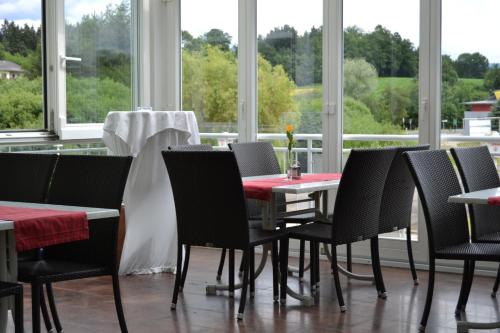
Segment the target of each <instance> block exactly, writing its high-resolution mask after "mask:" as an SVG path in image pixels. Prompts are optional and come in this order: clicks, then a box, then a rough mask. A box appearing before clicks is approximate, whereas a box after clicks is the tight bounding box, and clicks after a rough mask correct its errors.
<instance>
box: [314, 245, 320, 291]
mask: <svg viewBox="0 0 500 333" xmlns="http://www.w3.org/2000/svg"><path fill="white" fill-rule="evenodd" d="M319 247H320V243H316V245H315V246H314V250H315V258H316V265H315V266H314V267H315V268H316V274H315V277H316V289H319V281H320V277H319Z"/></svg>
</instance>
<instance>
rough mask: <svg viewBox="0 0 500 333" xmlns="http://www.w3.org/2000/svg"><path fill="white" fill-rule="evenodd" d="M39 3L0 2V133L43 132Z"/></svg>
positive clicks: (9, 0)
mask: <svg viewBox="0 0 500 333" xmlns="http://www.w3.org/2000/svg"><path fill="white" fill-rule="evenodd" d="M41 36H42V7H41V1H36V0H35V1H29V2H27V1H14V0H6V1H0V131H2V130H13V129H44V128H45V125H44V112H43V111H44V102H43V92H42V91H43V78H42V39H41Z"/></svg>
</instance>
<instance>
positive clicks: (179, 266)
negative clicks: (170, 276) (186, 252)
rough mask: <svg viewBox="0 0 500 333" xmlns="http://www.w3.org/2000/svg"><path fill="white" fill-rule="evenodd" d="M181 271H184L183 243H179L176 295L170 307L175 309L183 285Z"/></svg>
mask: <svg viewBox="0 0 500 333" xmlns="http://www.w3.org/2000/svg"><path fill="white" fill-rule="evenodd" d="M181 272H182V244H181V243H180V242H179V243H178V244H177V269H176V271H175V285H174V295H173V296H172V304H171V305H170V309H172V310H175V307H176V305H177V297H178V296H179V287H180V285H181Z"/></svg>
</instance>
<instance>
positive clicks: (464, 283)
mask: <svg viewBox="0 0 500 333" xmlns="http://www.w3.org/2000/svg"><path fill="white" fill-rule="evenodd" d="M469 268H470V265H469V261H468V260H464V271H463V274H462V285H461V287H460V295H459V296H458V301H457V306H456V307H455V316H457V317H460V314H461V312H462V306H463V302H464V294H465V290H466V289H467V279H468V278H469Z"/></svg>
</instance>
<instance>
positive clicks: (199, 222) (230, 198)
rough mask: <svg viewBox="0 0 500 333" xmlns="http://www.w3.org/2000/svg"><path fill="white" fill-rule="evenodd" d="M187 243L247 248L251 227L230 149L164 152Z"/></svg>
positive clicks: (180, 230)
mask: <svg viewBox="0 0 500 333" xmlns="http://www.w3.org/2000/svg"><path fill="white" fill-rule="evenodd" d="M162 154H163V159H164V160H165V165H166V166H167V170H168V175H169V177H170V184H171V185H172V191H173V194H174V202H175V210H176V216H177V233H178V237H179V240H180V241H181V242H182V243H183V244H190V245H201V246H205V245H207V244H210V245H213V246H215V247H222V248H237V249H246V246H248V242H249V230H248V220H247V215H246V214H247V212H246V206H245V195H244V193H243V185H242V182H241V176H240V172H239V170H238V165H237V163H236V159H235V157H234V154H233V152H230V151H212V152H205V151H202V152H193V151H164V152H162Z"/></svg>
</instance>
